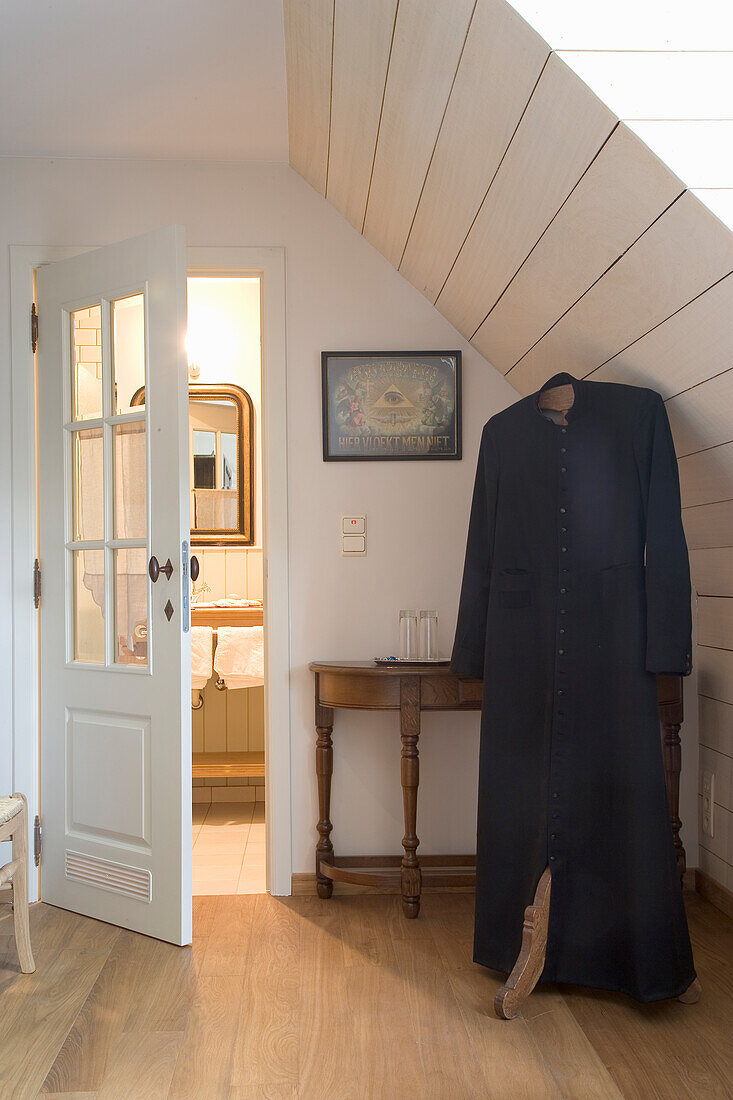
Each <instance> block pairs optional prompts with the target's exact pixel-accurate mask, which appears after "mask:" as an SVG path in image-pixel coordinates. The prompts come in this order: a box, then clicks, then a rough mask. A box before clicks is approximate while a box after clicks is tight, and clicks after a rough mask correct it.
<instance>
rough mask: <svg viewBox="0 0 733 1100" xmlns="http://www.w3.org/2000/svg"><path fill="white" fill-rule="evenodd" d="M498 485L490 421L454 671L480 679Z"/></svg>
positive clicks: (472, 525)
mask: <svg viewBox="0 0 733 1100" xmlns="http://www.w3.org/2000/svg"><path fill="white" fill-rule="evenodd" d="M497 484H498V459H497V451H496V442H495V440H494V434H493V431H492V429H491V421H489V423H488V424H486V426H485V427H484V431H483V435H482V437H481V448H480V450H479V458H478V468H477V470H476V481H475V484H474V489H473V503H472V505H471V518H470V521H469V525H468V540H467V544H466V560H465V564H464V568H463V584H462V586H461V598H460V602H459V605H458V623H457V625H456V635H455V641H454V643H453V653H452V656H451V664H450V667H451V671H452V672H457V673H459V674H461V675H463V676H475V677H476V678H477V679H480V678H481V677H482V676H483V674H484V649H485V643H486V617H487V614H488V605H489V583H490V577H491V556H492V550H493V541H494V517H495V511H496V496H497Z"/></svg>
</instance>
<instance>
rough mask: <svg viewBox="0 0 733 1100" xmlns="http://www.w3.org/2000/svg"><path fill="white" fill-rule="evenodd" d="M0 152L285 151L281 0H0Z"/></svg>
mask: <svg viewBox="0 0 733 1100" xmlns="http://www.w3.org/2000/svg"><path fill="white" fill-rule="evenodd" d="M0 155H6V156H59V157H140V158H151V157H152V158H165V159H171V158H172V159H176V158H181V159H195V160H218V161H221V160H225V161H281V162H287V159H288V126H287V107H286V93H285V47H284V37H283V15H282V3H281V0H114V2H113V0H63V2H60V0H2V3H0Z"/></svg>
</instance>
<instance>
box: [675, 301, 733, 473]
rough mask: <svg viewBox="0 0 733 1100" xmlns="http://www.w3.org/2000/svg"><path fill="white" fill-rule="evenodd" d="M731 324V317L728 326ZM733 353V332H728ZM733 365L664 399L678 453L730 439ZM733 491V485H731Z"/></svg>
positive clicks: (732, 434) (683, 453)
mask: <svg viewBox="0 0 733 1100" xmlns="http://www.w3.org/2000/svg"><path fill="white" fill-rule="evenodd" d="M730 326H731V320H730V317H729V318H728V327H729V328H730ZM731 352H732V353H733V333H732V334H731ZM732 413H733V368H731V369H729V370H727V371H724V372H723V374H719V375H718V376H717V378H709V379H708V380H707V381H706V382H701V383H700V385H699V386H693V388H692V389H690V390H685V392H684V393H680V394H678V395H677V396H676V397H672V398H670V399H669V401H667V415H668V416H669V423H670V427H671V428H672V435H673V436H674V446H675V451H676V452H677V457H678V458H681V457H682V456H683V455H689V454H692V453H693V452H694V451H702V450H703V449H705V448H707V447H717V446H719V445H720V444H721V443H730V442H731V441H733V415H731V414H732ZM731 492H733V485H731Z"/></svg>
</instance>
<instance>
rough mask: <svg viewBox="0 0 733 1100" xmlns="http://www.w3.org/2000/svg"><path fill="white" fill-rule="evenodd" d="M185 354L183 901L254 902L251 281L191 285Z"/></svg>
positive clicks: (256, 419) (258, 650) (261, 851)
mask: <svg viewBox="0 0 733 1100" xmlns="http://www.w3.org/2000/svg"><path fill="white" fill-rule="evenodd" d="M187 353H188V364H189V410H190V425H189V443H190V446H189V452H190V477H191V553H192V555H195V557H196V558H197V560H198V563H199V573H198V576H197V577H196V579H195V580H194V581H193V582H192V592H191V647H192V681H191V708H192V710H191V717H192V741H193V791H192V797H193V838H192V839H193V892H194V894H237V893H239V894H254V893H264V892H265V889H266V885H265V884H266V873H265V729H264V668H263V564H262V542H261V530H262V476H261V470H262V463H261V460H260V455H261V439H260V424H261V417H260V413H261V389H262V387H261V357H260V280H259V278H258V277H256V276H255V277H246V278H239V277H216V278H212V277H197V276H193V277H189V279H188V336H187ZM192 574H193V571H192Z"/></svg>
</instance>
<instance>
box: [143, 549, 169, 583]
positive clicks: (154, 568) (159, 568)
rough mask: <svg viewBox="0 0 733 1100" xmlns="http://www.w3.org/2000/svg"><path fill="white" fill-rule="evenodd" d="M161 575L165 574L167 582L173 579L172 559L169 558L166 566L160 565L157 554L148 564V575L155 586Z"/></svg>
mask: <svg viewBox="0 0 733 1100" xmlns="http://www.w3.org/2000/svg"><path fill="white" fill-rule="evenodd" d="M161 573H165V575H166V579H167V580H170V579H171V574H172V573H173V566H172V564H171V559H170V558H168V561H167V562H166V563H165V565H160V564H159V563H158V559H157V558H156V556H155V554H153V556H152V558H151V559H150V561H149V562H148V575H149V577H150V579H151V581H152V582H153V584H155V582H156V581H157V579H158V577H159V576H160V574H161Z"/></svg>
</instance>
